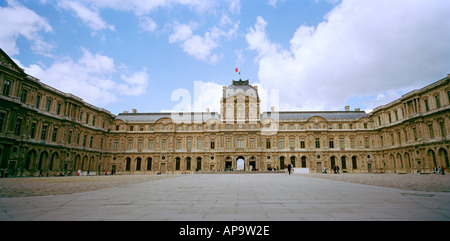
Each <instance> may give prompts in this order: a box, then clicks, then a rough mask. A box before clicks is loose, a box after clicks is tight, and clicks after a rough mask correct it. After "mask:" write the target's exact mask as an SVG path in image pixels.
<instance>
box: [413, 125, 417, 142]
mask: <svg viewBox="0 0 450 241" xmlns="http://www.w3.org/2000/svg"><path fill="white" fill-rule="evenodd" d="M413 133H414V140H415V141H417V130H416V128H415V127H414V128H413Z"/></svg>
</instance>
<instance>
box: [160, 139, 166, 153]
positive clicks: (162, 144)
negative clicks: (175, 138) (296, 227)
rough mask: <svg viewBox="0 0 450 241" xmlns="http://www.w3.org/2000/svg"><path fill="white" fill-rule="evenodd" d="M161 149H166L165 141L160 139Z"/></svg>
mask: <svg viewBox="0 0 450 241" xmlns="http://www.w3.org/2000/svg"><path fill="white" fill-rule="evenodd" d="M161 149H162V150H163V151H164V150H166V149H167V139H162V142H161Z"/></svg>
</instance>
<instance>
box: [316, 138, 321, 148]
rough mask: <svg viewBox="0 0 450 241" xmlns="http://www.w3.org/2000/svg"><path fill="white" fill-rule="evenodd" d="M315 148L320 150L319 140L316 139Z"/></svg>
mask: <svg viewBox="0 0 450 241" xmlns="http://www.w3.org/2000/svg"><path fill="white" fill-rule="evenodd" d="M316 148H320V138H316Z"/></svg>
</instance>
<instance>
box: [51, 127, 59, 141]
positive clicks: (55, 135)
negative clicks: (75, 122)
mask: <svg viewBox="0 0 450 241" xmlns="http://www.w3.org/2000/svg"><path fill="white" fill-rule="evenodd" d="M57 137H58V128H56V127H54V128H53V134H52V141H53V142H56V138H57Z"/></svg>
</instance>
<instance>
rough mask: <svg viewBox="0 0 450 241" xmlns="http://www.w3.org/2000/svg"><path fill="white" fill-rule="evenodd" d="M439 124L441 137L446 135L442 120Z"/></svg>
mask: <svg viewBox="0 0 450 241" xmlns="http://www.w3.org/2000/svg"><path fill="white" fill-rule="evenodd" d="M439 126H440V127H441V136H442V137H443V138H445V137H446V136H447V133H446V131H445V125H444V122H439Z"/></svg>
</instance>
